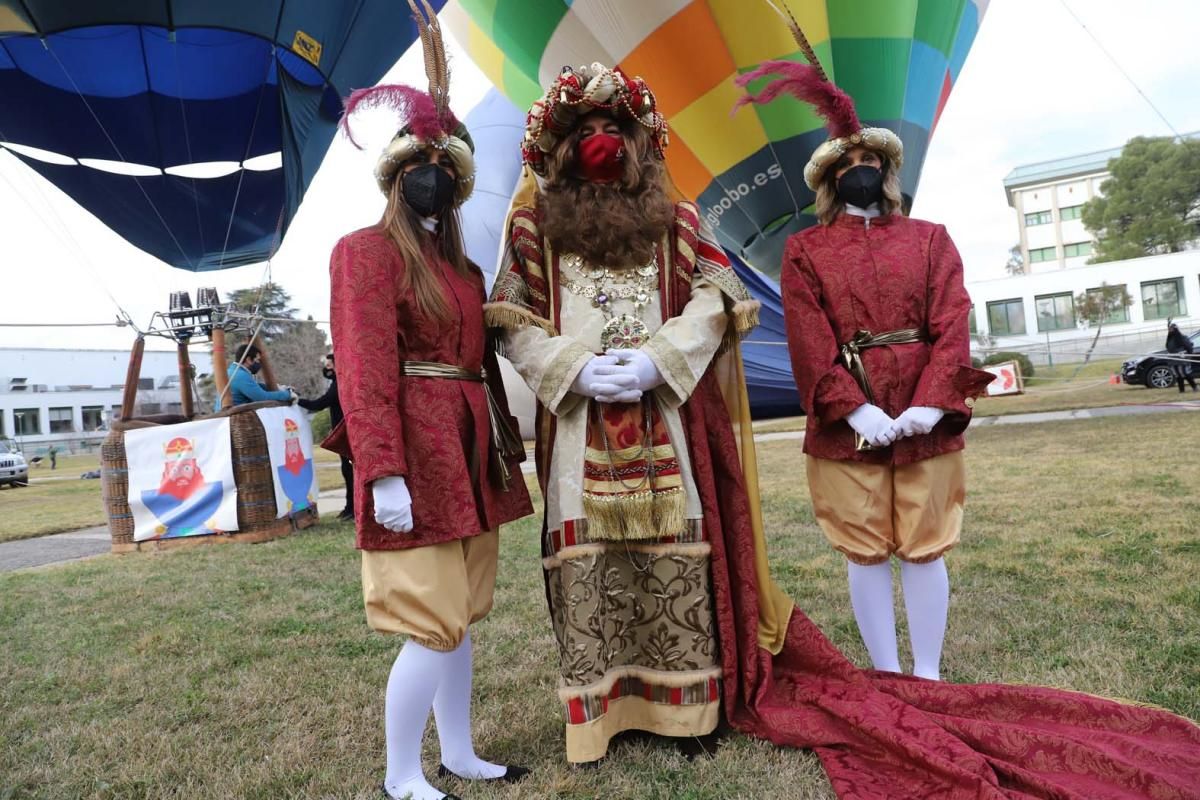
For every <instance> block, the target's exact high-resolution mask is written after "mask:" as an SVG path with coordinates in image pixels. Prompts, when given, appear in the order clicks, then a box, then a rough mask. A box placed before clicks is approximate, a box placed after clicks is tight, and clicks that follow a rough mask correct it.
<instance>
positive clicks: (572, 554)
mask: <svg viewBox="0 0 1200 800" xmlns="http://www.w3.org/2000/svg"><path fill="white" fill-rule="evenodd" d="M612 548H613V545H612V544H610V543H608V542H588V543H587V544H573V545H570V546H569V547H564V548H562V549H561V550H559V551H558V552H557V553H555V554H554V555H552V556H546V557H545V558H543V559H542V568H543V569H547V570H551V569H559V568H561V567H562V565H563V563H564V562H567V561H573V560H575V559H577V558H587V557H588V556H594V555H604V554H606V553H608V552H610V551H611V550H612ZM616 552H617V554H618V555H624V554H626V553H639V554H641V555H648V556H686V557H687V558H708V557H710V556H711V555H712V545H711V544H709V543H708V542H690V543H679V542H671V543H670V544H638V543H637V542H628V543H625V544H624V546H622V547H621V548H619V549H618V550H617V551H616Z"/></svg>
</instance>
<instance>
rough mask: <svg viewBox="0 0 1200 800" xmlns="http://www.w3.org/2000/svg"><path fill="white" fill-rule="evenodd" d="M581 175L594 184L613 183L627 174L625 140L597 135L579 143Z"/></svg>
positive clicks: (616, 136)
mask: <svg viewBox="0 0 1200 800" xmlns="http://www.w3.org/2000/svg"><path fill="white" fill-rule="evenodd" d="M578 152H579V174H580V175H582V176H583V177H584V179H586V180H589V181H591V182H592V183H612V182H613V181H618V180H620V179H621V176H622V175H624V174H625V140H624V139H622V138H621V137H620V136H619V135H618V134H615V133H595V134H592V135H591V136H589V137H587V138H586V139H583V140H581V141H580V142H579V150H578Z"/></svg>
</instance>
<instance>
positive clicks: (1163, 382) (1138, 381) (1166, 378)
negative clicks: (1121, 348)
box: [1121, 331, 1200, 389]
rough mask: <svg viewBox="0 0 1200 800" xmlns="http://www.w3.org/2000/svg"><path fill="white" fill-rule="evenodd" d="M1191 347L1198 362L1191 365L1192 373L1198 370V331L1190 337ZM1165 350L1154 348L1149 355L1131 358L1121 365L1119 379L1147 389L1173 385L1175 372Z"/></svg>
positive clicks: (1199, 342)
mask: <svg viewBox="0 0 1200 800" xmlns="http://www.w3.org/2000/svg"><path fill="white" fill-rule="evenodd" d="M1188 338H1190V339H1191V340H1192V348H1193V349H1194V350H1195V351H1196V354H1195V355H1194V356H1193V358H1195V359H1198V362H1197V363H1196V364H1194V365H1192V374H1193V375H1194V374H1195V373H1196V372H1197V371H1200V331H1196V332H1195V333H1193V334H1192V335H1191V336H1190V337H1188ZM1167 356H1168V353H1167V351H1166V350H1155V351H1154V352H1153V353H1151V354H1150V355H1146V356H1138V357H1137V358H1131V359H1129V360H1128V361H1126V362H1125V363H1124V364H1122V365H1121V380H1123V381H1124V382H1125V383H1128V384H1132V385H1134V386H1145V387H1146V388H1147V389H1167V388H1169V387H1171V386H1174V385H1175V373H1174V371H1173V370H1172V369H1171V365H1172V363H1177V362H1171V361H1168V360H1167Z"/></svg>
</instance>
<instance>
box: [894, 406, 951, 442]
mask: <svg viewBox="0 0 1200 800" xmlns="http://www.w3.org/2000/svg"><path fill="white" fill-rule="evenodd" d="M945 415H946V412H945V411H942V410H941V409H940V408H933V407H931V406H913V407H912V408H910V409H908V410H907V411H905V412H904V413H902V414H901V415H900V416H898V417H896V421H895V422H893V423H892V432H893V433H895V434H896V438H897V439H903V438H904V437H905V436H916V435H917V434H926V433H929V432H930V431H931V430H933V426H934V425H937V424H938V423H939V422H941V420H942V417H944V416H945Z"/></svg>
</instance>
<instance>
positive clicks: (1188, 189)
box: [1083, 136, 1200, 264]
mask: <svg viewBox="0 0 1200 800" xmlns="http://www.w3.org/2000/svg"><path fill="white" fill-rule="evenodd" d="M1108 171H1109V172H1110V173H1111V174H1112V177H1111V178H1109V179H1108V180H1106V181H1104V183H1102V184H1101V185H1100V190H1101V191H1102V192H1104V194H1103V195H1102V196H1100V197H1094V198H1092V199H1091V200H1089V201H1088V202H1087V203H1086V204H1084V206H1083V224H1084V226H1085V227H1086V228H1087V229H1088V230H1089V231H1091V232H1092V233H1093V234H1095V235H1096V237H1097V242H1096V249H1095V254H1094V255H1093V256H1092V258H1091V260H1090V262H1089V263H1093V264H1097V263H1100V262H1102V261H1120V260H1123V259H1126V258H1140V257H1142V256H1151V255H1157V254H1159V253H1178V252H1179V251H1180V250H1183V249H1185V248H1187V246H1188V245H1189V244H1191V243H1192V242H1194V241H1196V240H1197V239H1200V139H1184V140H1181V141H1176V140H1174V139H1170V138H1146V137H1142V136H1138V137H1135V138H1133V139H1130V140H1129V142H1128V143H1127V144H1126V145H1125V147H1124V148H1123V149H1122V151H1121V155H1120V156H1118V157H1117V158H1114V159H1113V160H1111V161H1109V162H1108Z"/></svg>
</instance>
